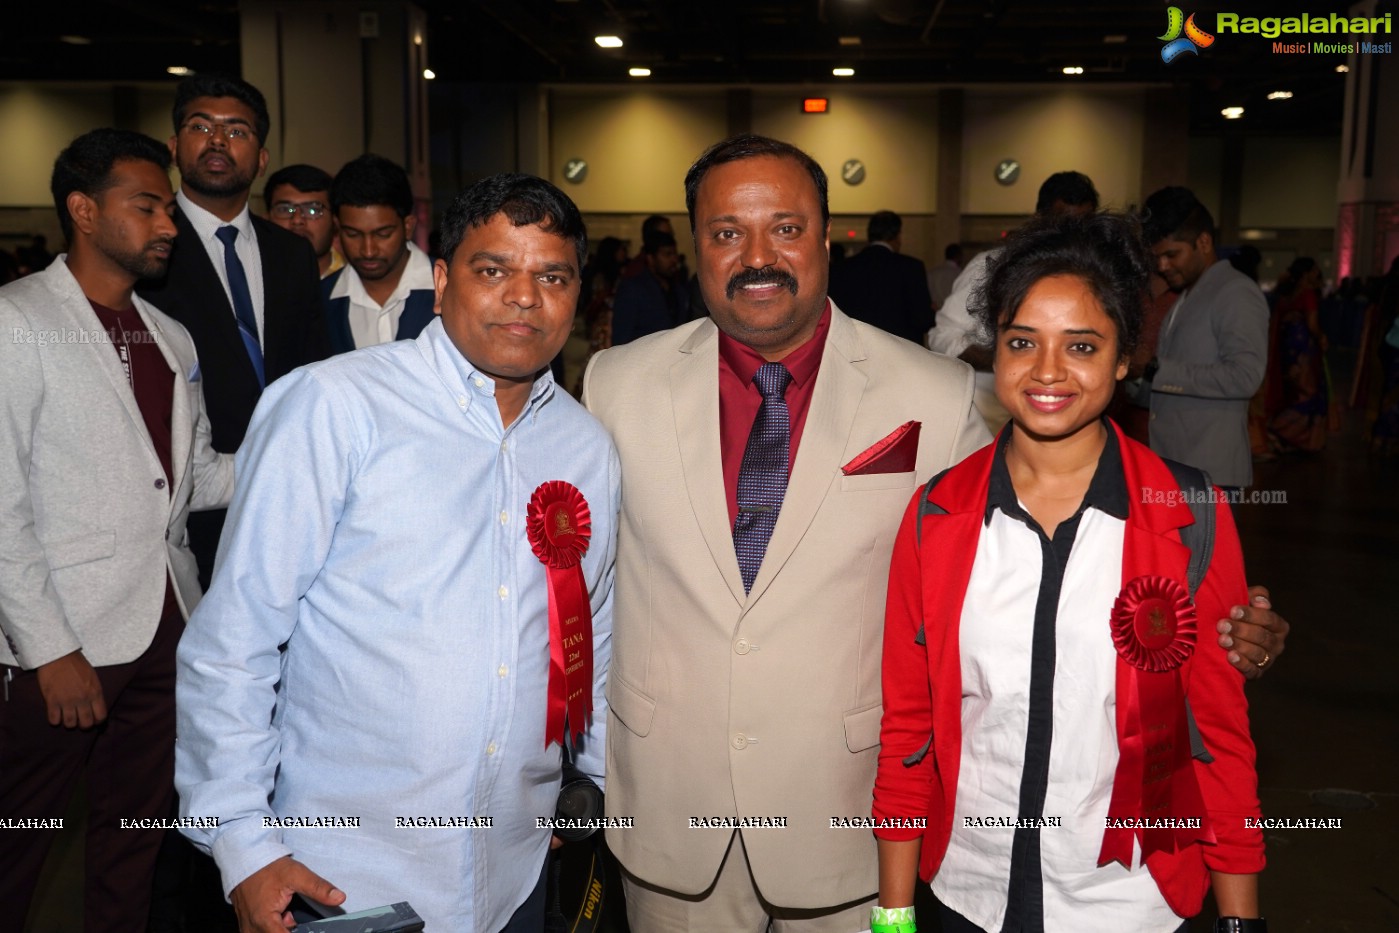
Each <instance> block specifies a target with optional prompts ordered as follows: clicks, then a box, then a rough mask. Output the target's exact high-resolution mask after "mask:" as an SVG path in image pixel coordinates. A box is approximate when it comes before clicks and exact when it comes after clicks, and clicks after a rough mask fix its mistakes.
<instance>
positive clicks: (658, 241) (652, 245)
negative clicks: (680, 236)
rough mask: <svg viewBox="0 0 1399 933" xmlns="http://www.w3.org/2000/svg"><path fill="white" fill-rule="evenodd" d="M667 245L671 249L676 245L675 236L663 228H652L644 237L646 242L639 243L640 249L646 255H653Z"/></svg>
mask: <svg viewBox="0 0 1399 933" xmlns="http://www.w3.org/2000/svg"><path fill="white" fill-rule="evenodd" d="M667 246H669V247H670V248H671V249H674V248H675V247H676V243H675V237H673V236H671V235H670V234H669V233H666V232H665V231H663V230H654V231H652V232H651V235H650V236H648V237H647V238H646V242H645V243H643V244H642V245H641V251H642V252H643V253H645V254H646V255H648V256H654V255H656V254H657V253H659V252H660V251H661V250H663V249H665V248H666V247H667Z"/></svg>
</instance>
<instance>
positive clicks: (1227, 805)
mask: <svg viewBox="0 0 1399 933" xmlns="http://www.w3.org/2000/svg"><path fill="white" fill-rule="evenodd" d="M1148 269H1149V267H1148V257H1147V255H1146V253H1145V251H1144V249H1143V247H1142V246H1141V244H1140V241H1139V238H1138V236H1137V233H1136V229H1135V227H1134V226H1133V225H1132V224H1131V223H1129V222H1128V221H1127V220H1126V219H1124V218H1121V217H1118V216H1113V215H1109V214H1098V215H1091V216H1089V217H1086V218H1074V217H1060V218H1048V219H1045V220H1040V221H1035V222H1033V223H1032V224H1030V225H1028V226H1027V227H1025V228H1023V229H1022V230H1021V231H1020V232H1018V233H1017V234H1016V235H1015V236H1014V237H1012V239H1011V241H1009V242H1008V244H1007V246H1006V248H1005V250H1004V251H1003V253H1002V255H1001V257H1000V259H999V261H998V262H997V263H996V264H995V266H994V268H993V271H992V273H991V276H990V278H989V279H988V281H987V284H986V286H985V287H984V291H983V293H982V294H981V295H979V296H977V298H978V300H977V301H976V302H974V304H979V305H980V306H981V308H982V311H981V315H982V318H983V324H984V325H985V326H986V327H987V330H988V331H989V330H991V329H992V324H993V322H994V333H995V371H996V394H997V397H998V398H999V399H1000V401H1001V403H1002V404H1003V405H1005V406H1006V408H1007V409H1008V410H1009V411H1010V412H1011V415H1012V418H1011V423H1010V424H1009V425H1007V427H1006V428H1005V429H1004V431H1002V433H1001V435H1000V437H999V438H998V439H997V440H996V442H995V443H993V444H992V445H990V446H988V447H986V448H984V449H982V450H981V451H978V452H977V453H975V454H973V455H972V456H970V457H968V458H967V459H966V460H965V461H963V462H962V463H961V464H959V465H957V466H956V467H953V468H952V469H951V470H949V471H948V472H946V473H945V474H944V475H942V476H941V477H939V478H937V479H935V480H934V481H933V483H932V484H930V487H928V488H925V489H923V490H921V491H920V492H919V493H918V494H917V495H915V496H914V500H913V502H912V503H910V505H909V508H908V511H907V513H906V515H905V518H904V523H903V527H902V528H901V530H900V532H899V537H898V539H897V543H896V544H895V548H894V557H893V564H892V567H891V571H890V582H889V599H888V609H887V618H886V624H885V632H884V639H885V641H884V720H883V728H882V736H881V742H882V748H881V751H880V759H879V771H878V777H877V780H876V783H875V790H874V816H875V818H876V820H877V827H878V828H877V829H876V831H875V832H876V835H877V836H878V837H879V862H880V891H879V905H880V907H879V908H878V909H876V912H875V923H874V929H875V931H876V933H881V931H882V930H887V931H894V930H899V931H909V930H912V925H911V923H909V924H908V925H903V924H902V921H901V920H900V918H901V917H903V916H904V915H903V913H902V911H900V910H897V909H898V908H904V907H908V906H910V905H912V903H913V893H914V886H915V884H916V876H917V875H921V876H922V878H923V879H924V880H927V881H931V883H932V886H933V890H934V893H935V894H936V895H937V896H938V899H939V901H940V903H941V905H942V911H943V916H942V928H943V930H944V931H949V933H951V931H976V930H986V931H994V930H1008V931H1013V933H1019V931H1055V930H1073V931H1076V933H1077V931H1098V930H1101V931H1121V930H1133V931H1143V933H1152V931H1160V933H1169V931H1174V930H1177V929H1179V930H1184V929H1185V926H1184V925H1183V924H1182V918H1187V917H1190V916H1192V915H1194V914H1196V913H1198V912H1199V911H1200V908H1201V904H1202V902H1203V899H1204V895H1205V892H1206V891H1207V890H1208V889H1209V887H1210V885H1211V883H1213V885H1214V889H1215V898H1216V901H1217V903H1218V905H1219V909H1220V913H1221V915H1222V917H1221V919H1220V921H1219V925H1218V926H1217V927H1216V929H1225V930H1231V931H1232V930H1238V931H1256V930H1262V929H1266V927H1265V926H1263V921H1262V920H1261V919H1259V912H1258V895H1257V872H1259V871H1260V870H1261V869H1262V868H1263V840H1262V832H1261V830H1260V829H1259V828H1257V827H1258V822H1257V821H1258V818H1259V815H1260V814H1259V811H1258V799H1257V776H1256V773H1255V770H1254V750H1253V743H1252V740H1251V739H1250V738H1249V731H1248V716H1247V705H1246V703H1245V701H1244V697H1243V679H1242V678H1241V677H1240V676H1239V675H1238V673H1237V672H1236V671H1235V670H1234V669H1233V668H1231V667H1230V665H1229V663H1228V661H1227V660H1226V658H1225V655H1224V653H1223V652H1219V651H1212V650H1198V651H1197V650H1194V648H1195V629H1196V626H1197V624H1198V621H1199V620H1203V621H1204V622H1205V623H1206V624H1208V623H1209V622H1210V621H1211V620H1214V619H1218V618H1221V617H1223V616H1224V615H1225V614H1226V612H1227V610H1228V608H1229V607H1230V606H1232V605H1234V604H1236V603H1239V602H1241V601H1243V599H1244V597H1245V595H1246V586H1245V582H1244V570H1243V557H1242V554H1241V551H1240V548H1239V540H1238V534H1237V532H1236V531H1235V528H1234V524H1233V520H1232V517H1231V514H1230V510H1229V507H1228V505H1227V503H1226V502H1225V501H1224V500H1223V499H1222V497H1219V496H1218V494H1217V490H1215V488H1214V487H1213V486H1209V485H1208V484H1207V483H1201V484H1198V487H1197V488H1196V489H1195V490H1194V492H1195V493H1196V494H1205V495H1208V492H1207V491H1210V490H1212V491H1214V492H1215V493H1216V495H1215V496H1211V497H1210V498H1211V499H1212V500H1213V504H1212V506H1211V507H1212V508H1213V509H1214V514H1215V535H1214V541H1213V548H1212V556H1211V560H1210V563H1209V566H1208V570H1207V572H1206V573H1205V574H1204V577H1203V581H1197V582H1199V586H1198V590H1197V591H1196V592H1194V593H1193V594H1192V593H1191V592H1190V579H1189V577H1188V575H1187V565H1188V563H1189V561H1190V558H1191V550H1190V548H1189V547H1188V546H1186V545H1185V544H1182V542H1181V534H1180V529H1181V528H1182V527H1184V526H1187V525H1190V524H1191V523H1192V522H1193V516H1192V511H1191V506H1190V501H1189V499H1188V495H1189V494H1187V493H1183V492H1182V489H1181V486H1180V484H1179V483H1178V482H1177V480H1176V478H1175V475H1174V474H1173V472H1172V469H1171V468H1170V467H1168V466H1167V464H1166V463H1165V462H1164V461H1163V460H1161V458H1159V457H1157V456H1156V455H1155V454H1153V453H1152V452H1151V451H1150V450H1148V449H1147V448H1146V447H1143V446H1141V445H1140V444H1138V443H1136V442H1135V441H1132V440H1131V439H1129V438H1127V437H1126V436H1124V435H1123V434H1122V433H1121V432H1120V431H1119V430H1118V429H1117V427H1116V426H1115V425H1114V424H1113V423H1112V422H1111V421H1108V420H1107V419H1106V418H1104V417H1103V412H1104V411H1105V410H1106V408H1107V406H1108V404H1109V402H1110V401H1111V400H1112V396H1113V391H1114V388H1115V386H1116V383H1117V381H1118V380H1120V379H1121V378H1122V377H1123V376H1124V375H1125V374H1126V371H1127V360H1128V358H1129V355H1130V354H1131V352H1132V349H1133V346H1134V344H1135V342H1136V336H1137V332H1138V330H1139V327H1140V317H1141V309H1142V295H1143V294H1144V292H1145V288H1146V284H1147V275H1148ZM1187 472H1188V471H1187ZM1200 637H1201V638H1202V639H1203V640H1204V642H1205V643H1206V644H1208V642H1210V641H1212V638H1211V636H1210V633H1209V632H1208V631H1205V632H1202V633H1201V636H1200ZM1187 701H1188V702H1187ZM1191 712H1193V724H1197V725H1198V735H1199V739H1201V740H1202V743H1203V748H1201V747H1200V742H1199V741H1196V742H1194V744H1193V745H1192V735H1191V725H1192V723H1191V720H1190V718H1189V717H1190V714H1191ZM1192 755H1193V757H1192Z"/></svg>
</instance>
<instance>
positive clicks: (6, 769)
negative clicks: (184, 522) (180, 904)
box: [0, 598, 184, 933]
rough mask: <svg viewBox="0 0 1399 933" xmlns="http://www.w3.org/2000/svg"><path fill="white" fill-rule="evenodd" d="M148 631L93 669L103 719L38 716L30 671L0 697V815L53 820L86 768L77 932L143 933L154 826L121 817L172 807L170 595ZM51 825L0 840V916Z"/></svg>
mask: <svg viewBox="0 0 1399 933" xmlns="http://www.w3.org/2000/svg"><path fill="white" fill-rule="evenodd" d="M165 606H166V608H165V612H164V614H163V616H162V618H161V620H160V624H159V626H158V627H157V629H156V633H155V638H154V640H153V641H152V642H151V644H150V647H148V648H147V649H146V650H145V652H144V653H143V654H142V655H141V656H140V657H139V658H137V659H136V660H135V661H132V662H130V663H129V664H114V665H110V666H108V667H99V668H97V669H96V670H97V677H98V680H99V681H101V684H102V695H103V698H104V700H105V701H106V704H107V720H106V721H105V722H104V723H102V724H101V725H99V726H95V727H94V728H91V729H77V728H74V729H68V728H65V727H64V726H62V725H58V726H51V725H49V722H48V716H47V712H46V707H45V705H44V698H43V695H42V694H41V693H40V691H39V679H38V676H37V675H36V674H35V672H34V671H25V670H21V669H18V668H3V669H0V677H3V676H6V675H7V674H11V673H12V674H13V679H12V680H10V681H9V684H8V690H9V694H8V699H0V814H3V815H4V816H5V817H7V818H10V819H24V818H34V819H57V818H59V817H62V816H63V813H64V810H65V809H67V806H68V801H69V798H71V797H72V794H73V789H74V786H75V785H76V784H77V781H78V778H79V777H82V776H83V775H84V774H86V776H87V796H88V817H87V839H86V860H85V864H84V872H83V876H84V885H85V888H84V892H83V896H84V907H83V910H84V929H85V930H86V931H87V933H143V931H144V930H145V929H146V914H147V912H148V911H149V909H150V897H151V877H152V874H153V872H154V869H155V858H156V853H157V852H158V851H159V850H160V842H161V839H162V838H164V836H165V831H164V830H162V829H123V828H122V827H121V822H120V821H121V820H123V819H126V820H133V819H134V820H142V819H161V818H165V817H168V816H169V815H170V801H171V798H172V795H173V794H174V780H175V647H176V645H177V644H178V643H179V640H180V634H181V632H183V631H184V620H183V619H182V618H181V616H180V612H179V609H178V608H176V607H175V605H174V601H173V599H169V598H167V600H166V604H165ZM57 832H58V830H57V829H50V828H45V829H10V830H6V831H5V840H4V844H3V845H0V917H4V918H6V922H11V921H13V922H18V923H22V922H23V921H24V918H25V916H26V915H27V914H28V912H29V905H30V901H31V900H32V898H33V895H34V888H35V885H36V884H37V883H38V879H39V873H40V871H41V869H42V868H43V865H44V857H45V856H46V855H47V854H48V851H49V847H50V845H52V843H53V839H54V836H55V835H56V834H57Z"/></svg>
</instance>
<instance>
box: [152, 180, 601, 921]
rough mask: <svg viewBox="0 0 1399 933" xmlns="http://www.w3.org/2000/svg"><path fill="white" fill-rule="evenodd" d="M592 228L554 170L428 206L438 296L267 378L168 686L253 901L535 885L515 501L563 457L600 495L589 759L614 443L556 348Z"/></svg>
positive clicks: (524, 595) (535, 760)
mask: <svg viewBox="0 0 1399 933" xmlns="http://www.w3.org/2000/svg"><path fill="white" fill-rule="evenodd" d="M585 245H586V234H585V232H584V227H583V220H582V217H581V216H580V215H579V213H578V210H577V208H576V207H575V206H574V205H573V203H572V202H571V201H570V200H569V199H568V198H567V196H565V195H564V194H563V193H562V192H560V191H559V190H558V189H557V188H555V187H554V186H553V185H551V184H549V183H548V182H545V181H543V180H541V179H538V178H533V177H530V176H525V175H498V176H494V177H492V178H488V179H485V180H483V181H481V182H479V183H477V184H476V185H474V186H472V187H471V188H470V189H469V190H468V191H467V192H466V193H464V194H463V195H461V196H460V197H459V198H458V199H457V200H456V202H454V203H453V205H452V206H451V208H450V209H449V210H448V212H447V215H446V217H445V219H444V222H443V256H444V258H443V259H441V260H438V261H437V263H436V265H435V267H434V269H433V273H434V282H435V285H436V291H437V310H438V313H439V315H440V320H436V321H434V322H433V323H432V324H431V325H430V326H429V327H428V328H427V329H426V330H424V331H423V333H422V334H421V335H420V336H419V337H418V338H417V339H415V340H412V341H397V342H395V343H390V344H385V345H382V346H377V347H371V348H368V349H365V350H360V351H356V352H354V353H350V354H346V355H344V356H339V357H336V358H334V359H331V360H327V361H325V362H323V363H319V364H315V365H312V366H309V367H305V368H302V369H300V370H297V371H296V372H294V373H292V374H291V375H289V376H287V377H285V378H283V379H281V380H279V381H278V382H276V383H275V384H273V385H270V386H268V388H267V391H266V393H265V394H264V395H263V397H262V400H261V402H260V403H259V405H258V408H257V412H256V414H255V415H254V417H253V423H252V426H251V428H250V430H249V434H248V438H247V440H246V441H245V442H244V444H243V446H242V448H241V449H240V450H239V453H238V458H239V459H238V476H239V481H238V488H237V490H236V492H235V494H234V499H233V503H232V506H231V508H230V510H229V517H228V524H227V526H226V528H225V531H224V536H223V540H222V543H221V546H220V553H219V561H218V565H217V567H216V570H215V574H214V580H213V584H212V586H211V588H210V590H209V593H208V595H207V596H206V597H205V600H204V602H203V603H202V604H201V605H200V608H199V611H198V612H197V613H196V614H195V616H194V617H193V618H192V619H191V620H190V625H189V628H188V630H187V631H186V633H185V636H184V639H183V641H182V642H181V644H180V650H179V679H178V686H177V705H178V710H179V730H178V732H179V739H178V744H177V765H176V784H177V786H178V788H179V791H180V798H181V811H182V813H181V815H182V816H184V817H186V818H188V821H189V822H192V823H195V824H199V823H201V822H202V823H203V824H205V825H194V826H190V827H188V828H186V829H185V832H186V833H187V835H189V836H190V838H191V839H193V840H194V841H195V843H196V844H197V845H199V846H200V847H201V848H203V849H205V850H206V851H209V852H210V853H211V854H212V855H213V857H214V859H215V861H216V862H217V863H218V866H219V869H220V871H221V873H222V875H223V883H224V890H225V892H226V893H228V894H229V896H230V899H231V900H232V902H233V905H234V908H235V910H236V911H237V912H238V914H239V916H240V918H241V920H242V922H243V924H244V927H245V929H255V930H263V929H266V930H274V929H278V930H279V929H282V928H283V924H284V921H285V920H286V919H289V918H288V917H287V916H286V914H285V911H286V909H287V906H288V902H289V900H290V898H291V896H292V893H293V892H296V893H300V894H301V895H303V897H304V898H305V899H306V900H307V901H309V902H311V903H313V904H321V905H329V906H333V907H341V906H343V908H344V909H345V910H351V911H354V910H362V909H365V908H368V907H373V906H377V905H380V904H386V903H392V902H395V901H402V900H407V901H409V902H410V903H411V904H412V905H413V907H414V908H415V909H416V910H417V911H418V913H419V914H420V915H422V917H423V919H424V920H425V921H427V926H428V929H439V930H452V931H481V933H495V931H498V930H501V929H502V928H504V929H507V930H510V929H512V927H511V926H510V924H511V923H512V918H515V922H517V923H518V922H519V921H520V920H521V918H523V917H524V916H525V915H526V914H527V913H529V912H531V911H534V910H537V909H542V908H541V907H540V905H541V904H542V897H543V885H542V883H541V878H542V874H541V870H542V866H543V864H544V862H545V859H546V855H547V851H548V847H549V839H550V833H549V830H548V829H543V828H539V827H538V825H537V823H536V820H537V819H538V818H541V817H551V816H553V814H554V810H555V802H556V797H557V794H558V789H559V780H560V749H559V747H558V746H557V745H554V744H552V743H547V742H546V738H545V733H546V707H547V706H548V704H549V699H550V620H549V615H550V613H549V600H550V598H551V597H550V593H549V587H548V585H547V582H546V568H545V565H544V564H543V563H541V561H540V558H538V557H536V554H535V551H534V550H532V548H531V544H530V542H529V540H528V539H527V530H526V517H527V508H528V505H529V503H530V500H531V497H532V495H534V493H535V491H536V490H537V489H538V488H539V487H540V486H541V485H542V484H545V483H548V482H550V481H556V480H557V481H563V482H565V483H569V484H572V486H574V487H576V488H577V490H578V491H579V492H580V493H581V495H582V497H583V499H584V500H586V503H587V507H588V510H589V512H590V513H591V522H592V529H591V539H590V541H589V544H588V547H587V550H586V552H585V554H584V556H583V558H582V563H581V572H582V578H583V585H584V588H585V589H586V592H587V597H588V601H589V603H590V607H591V612H592V681H591V684H589V685H587V686H589V687H590V688H591V690H590V692H591V695H592V716H591V718H590V719H587V720H586V721H583V722H570V723H569V725H568V730H569V732H570V733H573V732H574V731H575V730H579V731H582V733H583V735H582V737H581V739H579V740H578V741H577V743H576V761H577V765H578V767H579V769H580V770H581V771H583V772H584V773H586V774H588V775H590V776H591V777H593V779H594V780H596V781H597V782H598V783H599V784H601V782H602V770H603V759H602V754H603V747H604V741H603V740H604V735H603V729H604V725H605V723H606V720H607V711H606V700H605V699H604V695H603V690H602V684H603V681H604V679H605V677H606V673H607V668H608V661H609V658H610V644H609V637H610V633H611V623H612V570H613V560H614V553H615V544H616V517H617V509H618V496H619V491H620V476H619V471H618V460H617V454H616V451H615V449H614V448H613V446H612V442H611V440H610V439H609V438H608V436H607V434H606V433H605V432H604V430H603V429H602V427H601V425H599V424H598V423H597V421H595V420H594V419H593V417H592V416H591V415H589V414H588V413H587V412H585V411H584V410H583V409H582V408H581V407H580V406H579V405H578V404H577V403H576V402H574V400H573V399H572V398H570V397H569V396H568V394H567V393H566V392H563V391H560V390H558V388H557V387H556V386H555V384H554V382H553V379H552V377H551V376H550V374H549V361H550V360H551V359H552V358H553V357H554V355H555V354H556V353H557V352H558V351H559V349H560V348H561V347H562V346H563V343H564V340H565V338H566V337H567V335H568V332H569V328H570V327H571V324H572V319H573V310H574V307H575V304H576V301H577V297H578V288H579V269H580V268H581V266H582V259H583V256H584V248H585ZM550 517H551V520H552V519H553V518H554V516H553V514H552V513H550ZM565 624H566V623H565ZM570 673H571V672H570ZM570 686H572V685H570ZM211 818H216V819H217V826H209V825H207V824H208V822H209V821H210V819H211ZM522 905H523V906H522ZM517 911H518V913H517Z"/></svg>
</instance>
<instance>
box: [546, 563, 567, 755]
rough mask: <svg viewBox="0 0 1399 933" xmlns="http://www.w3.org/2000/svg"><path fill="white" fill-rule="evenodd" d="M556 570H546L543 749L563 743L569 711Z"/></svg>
mask: <svg viewBox="0 0 1399 933" xmlns="http://www.w3.org/2000/svg"><path fill="white" fill-rule="evenodd" d="M556 573H557V571H555V570H554V569H553V568H550V569H549V570H548V571H547V575H548V581H549V583H548V585H549V706H548V710H547V712H546V714H545V720H544V747H545V748H548V747H549V744H550V743H551V742H558V743H559V744H560V745H562V744H563V739H564V715H565V710H566V708H567V704H566V700H565V698H566V697H567V695H568V691H567V689H566V685H567V682H568V679H567V677H566V676H565V675H564V661H563V658H564V651H563V631H562V624H561V622H560V618H559V600H558V596H557V594H556V592H555V590H556V580H555V574H556Z"/></svg>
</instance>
